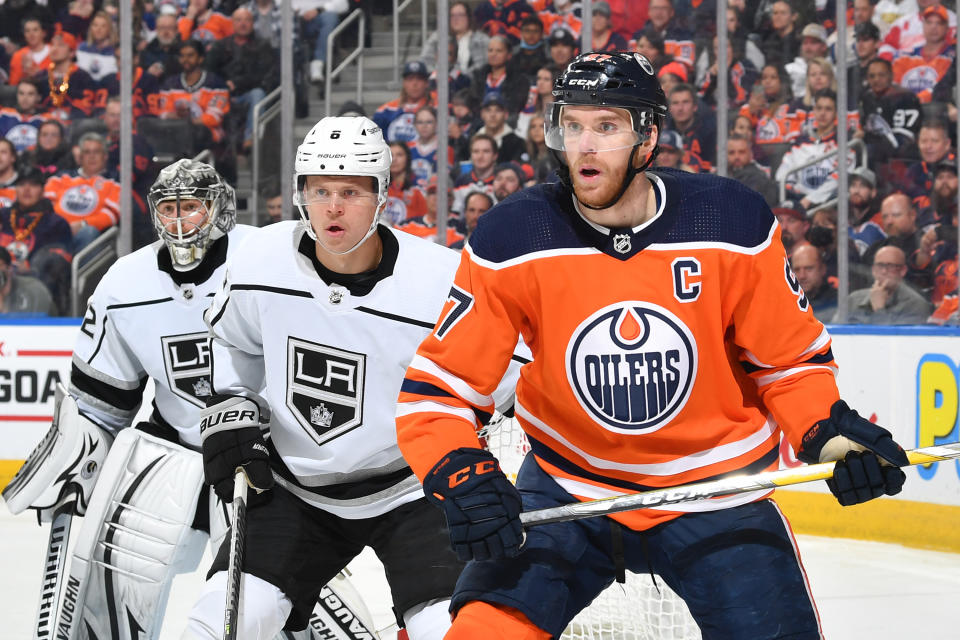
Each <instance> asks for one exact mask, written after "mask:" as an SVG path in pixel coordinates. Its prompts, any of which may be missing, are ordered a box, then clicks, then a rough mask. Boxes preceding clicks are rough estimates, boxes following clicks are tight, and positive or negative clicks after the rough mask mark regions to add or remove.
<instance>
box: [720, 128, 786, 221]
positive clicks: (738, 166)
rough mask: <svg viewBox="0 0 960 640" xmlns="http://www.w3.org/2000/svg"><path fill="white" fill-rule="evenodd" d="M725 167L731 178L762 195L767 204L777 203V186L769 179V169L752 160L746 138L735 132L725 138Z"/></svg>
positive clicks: (748, 141) (751, 152) (750, 148)
mask: <svg viewBox="0 0 960 640" xmlns="http://www.w3.org/2000/svg"><path fill="white" fill-rule="evenodd" d="M727 167H728V168H729V170H730V174H729V175H730V177H731V178H733V179H734V180H736V181H737V182H740V183H741V184H745V185H746V186H748V187H750V188H751V189H753V190H754V191H756V192H757V193H759V194H760V195H762V196H763V199H764V200H766V202H767V205H768V206H771V207H772V206H773V205H775V204H776V203H777V199H778V198H777V195H778V194H777V186H776V184H774V182H773V180H771V179H770V170H769V169H767V168H766V167H762V166H760V165H759V164H757V161H756V160H754V158H753V145H752V144H751V143H750V140H749V139H748V138H746V137H744V136H742V135H740V134H737V133H734V134H731V135H730V137H729V138H727Z"/></svg>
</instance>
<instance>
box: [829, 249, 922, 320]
mask: <svg viewBox="0 0 960 640" xmlns="http://www.w3.org/2000/svg"><path fill="white" fill-rule="evenodd" d="M871 271H872V274H873V284H872V285H871V286H870V287H868V288H864V289H858V290H856V291H853V292H852V293H851V294H850V297H849V309H850V315H849V316H848V317H847V319H848V321H850V322H855V323H861V324H887V325H890V324H923V323H924V322H926V320H927V317H928V316H929V315H930V311H931V310H932V306H931V304H930V303H929V302H927V301H926V300H925V299H924V298H923V296H921V295H920V294H919V293H917V292H916V291H915V290H914V289H912V288H911V287H910V286H908V284H907V282H906V281H905V276H906V274H907V264H906V255H905V253H904V251H903V250H902V249H901V248H899V247H896V246H884V247H881V248H880V249H879V250H878V251H877V252H876V254H875V255H874V256H873V262H872V268H871Z"/></svg>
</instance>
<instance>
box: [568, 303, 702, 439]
mask: <svg viewBox="0 0 960 640" xmlns="http://www.w3.org/2000/svg"><path fill="white" fill-rule="evenodd" d="M566 368H567V380H568V382H569V383H570V387H571V389H572V390H573V393H574V395H575V396H576V398H577V400H578V401H579V402H580V405H581V406H582V407H583V409H584V411H586V413H587V415H589V416H590V417H591V418H592V419H593V420H594V421H595V422H597V423H598V424H600V425H601V426H602V427H604V428H605V429H608V430H610V431H614V432H617V433H637V432H641V431H642V432H652V431H656V430H658V429H660V428H661V427H663V426H664V425H666V424H667V423H669V422H670V420H671V419H672V418H673V417H674V416H676V414H677V413H678V412H679V411H680V410H681V409H682V408H683V406H684V405H685V404H686V402H687V399H688V398H689V397H690V392H691V390H692V388H693V382H694V379H695V378H696V374H697V347H696V342H695V341H694V340H693V335H692V334H691V332H690V330H689V328H687V326H686V325H684V324H683V322H682V321H681V320H680V319H679V318H677V316H675V315H674V314H673V313H671V312H670V311H668V310H666V309H664V308H663V307H659V306H657V305H654V304H651V303H649V302H640V301H625V302H618V303H615V304H612V305H610V306H607V307H605V308H603V309H601V310H599V311H597V312H595V313H594V314H592V315H591V316H590V317H589V318H587V319H586V320H584V321H583V322H582V323H581V324H580V326H579V327H577V329H576V331H574V333H573V335H572V336H571V338H570V341H569V343H568V344H567V353H566Z"/></svg>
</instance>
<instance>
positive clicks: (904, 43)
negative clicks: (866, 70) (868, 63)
mask: <svg viewBox="0 0 960 640" xmlns="http://www.w3.org/2000/svg"><path fill="white" fill-rule="evenodd" d="M904 4H906V3H904ZM914 6H916V7H917V10H916V11H914V12H913V13H911V14H909V15H905V16H903V17H901V18H899V19H898V20H896V21H895V22H894V23H893V25H891V27H890V30H889V31H888V32H887V35H886V36H885V37H884V38H883V44H881V45H880V57H882V58H886V59H887V60H890V61H891V62H893V61H894V60H895V59H896V58H897V57H898V56H900V55H902V54H907V55H909V54H911V53H912V52H913V51H914V50H915V49H916V48H917V47H922V46H923V45H924V44H926V38H927V36H926V34H925V33H924V22H925V18H924V16H923V14H924V12H925V11H926V10H927V9H929V8H931V7H940V6H941V5H940V2H939V0H917V2H916V5H914ZM944 11H945V12H946V15H947V25H948V26H949V29H950V31H951V32H953V31H955V30H956V28H957V14H955V13H954V12H953V11H951V10H950V9H946V8H944Z"/></svg>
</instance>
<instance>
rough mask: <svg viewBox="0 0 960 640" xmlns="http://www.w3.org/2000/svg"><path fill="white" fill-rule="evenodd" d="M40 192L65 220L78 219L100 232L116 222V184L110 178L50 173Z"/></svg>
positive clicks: (117, 190) (117, 192)
mask: <svg viewBox="0 0 960 640" xmlns="http://www.w3.org/2000/svg"><path fill="white" fill-rule="evenodd" d="M43 195H44V196H45V197H46V198H47V199H49V200H50V202H52V203H53V210H54V211H56V212H57V213H58V214H59V215H60V217H61V218H64V219H65V220H66V221H67V222H76V221H78V220H82V221H84V222H86V223H87V224H89V225H90V226H92V227H96V228H97V229H100V230H101V231H103V230H104V229H107V228H108V227H112V226H113V225H115V224H117V222H119V221H120V185H119V183H117V182H115V181H114V180H111V179H110V178H105V177H103V176H94V177H92V178H85V177H83V176H81V175H79V174H77V173H73V174H65V175H59V176H53V177H52V178H50V179H48V180H47V184H46V186H45V187H44V189H43Z"/></svg>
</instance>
